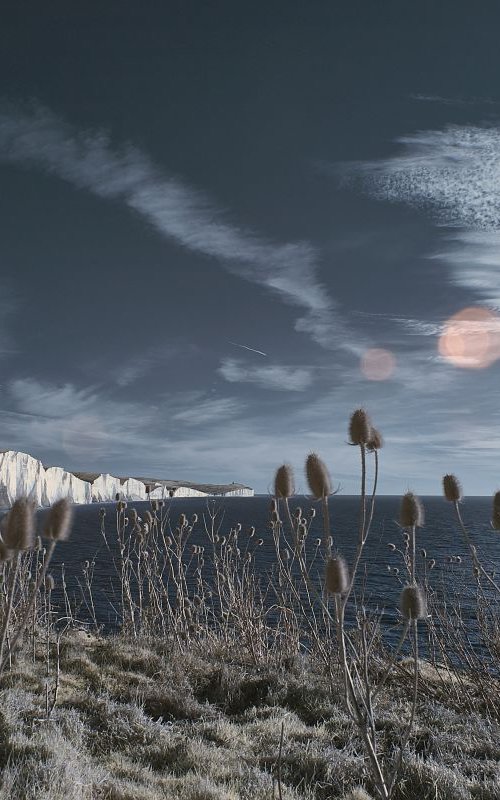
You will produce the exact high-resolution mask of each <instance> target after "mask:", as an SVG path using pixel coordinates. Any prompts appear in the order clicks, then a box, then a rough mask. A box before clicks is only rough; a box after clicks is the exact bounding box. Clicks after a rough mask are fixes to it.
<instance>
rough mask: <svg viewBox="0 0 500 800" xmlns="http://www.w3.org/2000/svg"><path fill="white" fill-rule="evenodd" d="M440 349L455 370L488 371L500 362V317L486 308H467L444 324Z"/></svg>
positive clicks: (440, 338)
mask: <svg viewBox="0 0 500 800" xmlns="http://www.w3.org/2000/svg"><path fill="white" fill-rule="evenodd" d="M438 346H439V352H440V354H441V355H442V356H444V358H446V360H447V361H449V362H450V363H452V364H454V365H455V366H456V367H464V368H466V369H484V368H485V367H489V366H491V364H493V362H494V361H496V360H497V359H498V358H500V317H499V316H498V314H495V313H494V312H493V311H489V310H488V309H487V308H479V307H477V306H471V307H469V308H464V309H462V311H459V312H458V313H457V314H454V315H453V316H452V317H450V319H449V320H448V321H447V322H446V323H445V324H444V327H443V331H442V333H441V336H440V337H439V345H438Z"/></svg>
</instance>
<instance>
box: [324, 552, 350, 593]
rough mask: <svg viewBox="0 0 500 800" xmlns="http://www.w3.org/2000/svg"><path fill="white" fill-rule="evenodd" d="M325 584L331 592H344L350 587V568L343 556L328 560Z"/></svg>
mask: <svg viewBox="0 0 500 800" xmlns="http://www.w3.org/2000/svg"><path fill="white" fill-rule="evenodd" d="M325 586H326V590H327V592H329V593H330V594H344V593H345V592H347V590H348V588H349V568H348V566H347V563H346V561H345V559H344V558H342V556H337V557H336V558H329V559H328V561H327V562H326V570H325Z"/></svg>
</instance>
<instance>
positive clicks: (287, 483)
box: [274, 464, 295, 498]
mask: <svg viewBox="0 0 500 800" xmlns="http://www.w3.org/2000/svg"><path fill="white" fill-rule="evenodd" d="M294 494H295V483H294V479H293V470H292V468H291V466H290V465H289V464H282V465H281V467H278V469H277V470H276V475H275V476H274V495H275V497H286V498H288V497H292V496H293V495H294Z"/></svg>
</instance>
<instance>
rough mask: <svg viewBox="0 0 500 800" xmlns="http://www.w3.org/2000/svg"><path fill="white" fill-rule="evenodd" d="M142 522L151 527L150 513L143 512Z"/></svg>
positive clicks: (151, 517)
mask: <svg viewBox="0 0 500 800" xmlns="http://www.w3.org/2000/svg"><path fill="white" fill-rule="evenodd" d="M143 521H144V522H145V523H146V525H147V526H148V527H151V525H152V524H153V515H152V513H151V511H145V512H144V520H143Z"/></svg>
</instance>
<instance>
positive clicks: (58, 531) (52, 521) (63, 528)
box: [43, 497, 73, 542]
mask: <svg viewBox="0 0 500 800" xmlns="http://www.w3.org/2000/svg"><path fill="white" fill-rule="evenodd" d="M72 521H73V506H72V505H71V503H70V501H69V500H68V498H67V497H63V498H61V500H58V501H57V502H56V503H54V505H53V506H52V507H51V509H50V511H49V513H48V514H47V519H46V522H45V527H44V531H43V535H44V536H45V538H46V539H52V540H53V541H56V542H65V541H66V539H68V538H69V535H70V533H71V523H72Z"/></svg>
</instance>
